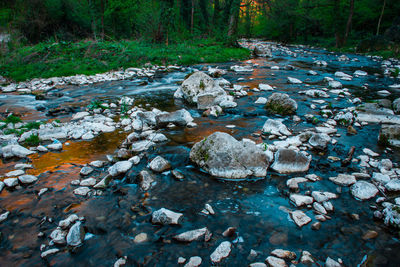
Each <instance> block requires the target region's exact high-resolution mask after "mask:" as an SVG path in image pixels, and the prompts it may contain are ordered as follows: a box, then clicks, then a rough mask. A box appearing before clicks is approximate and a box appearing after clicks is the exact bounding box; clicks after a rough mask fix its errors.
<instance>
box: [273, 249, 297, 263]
mask: <svg viewBox="0 0 400 267" xmlns="http://www.w3.org/2000/svg"><path fill="white" fill-rule="evenodd" d="M271 255H272V256H275V257H278V258H281V259H288V260H294V259H296V257H297V256H296V253H294V252H292V251H289V250H284V249H274V250H273V251H272V252H271Z"/></svg>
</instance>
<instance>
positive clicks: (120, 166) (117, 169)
mask: <svg viewBox="0 0 400 267" xmlns="http://www.w3.org/2000/svg"><path fill="white" fill-rule="evenodd" d="M132 165H133V164H132V162H130V161H127V160H125V161H119V162H117V163H115V164H114V165H113V166H111V167H110V168H108V173H109V174H110V175H111V176H112V177H116V176H118V175H121V174H124V173H126V172H127V171H128V170H129V169H130V168H132Z"/></svg>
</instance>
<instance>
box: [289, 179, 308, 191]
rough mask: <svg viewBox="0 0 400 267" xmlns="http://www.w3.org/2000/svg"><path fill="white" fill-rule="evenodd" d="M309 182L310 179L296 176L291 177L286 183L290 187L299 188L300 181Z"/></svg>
mask: <svg viewBox="0 0 400 267" xmlns="http://www.w3.org/2000/svg"><path fill="white" fill-rule="evenodd" d="M305 182H308V179H306V178H304V177H296V178H291V179H289V180H287V181H286V185H287V186H288V187H289V188H290V189H298V188H299V183H305Z"/></svg>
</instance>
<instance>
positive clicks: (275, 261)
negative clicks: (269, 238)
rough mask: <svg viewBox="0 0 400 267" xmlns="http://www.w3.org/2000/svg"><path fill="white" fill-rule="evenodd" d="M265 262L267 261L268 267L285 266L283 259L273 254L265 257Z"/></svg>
mask: <svg viewBox="0 0 400 267" xmlns="http://www.w3.org/2000/svg"><path fill="white" fill-rule="evenodd" d="M265 262H266V263H268V266H270V267H287V265H286V262H285V261H284V260H282V259H280V258H277V257H274V256H269V257H268V258H266V259H265Z"/></svg>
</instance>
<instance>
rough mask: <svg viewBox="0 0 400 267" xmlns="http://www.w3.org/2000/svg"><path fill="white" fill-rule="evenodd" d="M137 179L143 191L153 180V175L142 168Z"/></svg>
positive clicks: (147, 188)
mask: <svg viewBox="0 0 400 267" xmlns="http://www.w3.org/2000/svg"><path fill="white" fill-rule="evenodd" d="M139 181H140V188H142V190H143V191H147V190H149V189H150V188H151V185H152V183H153V182H154V177H153V175H152V174H151V173H150V172H148V171H147V170H143V171H141V172H140V173H139Z"/></svg>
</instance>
